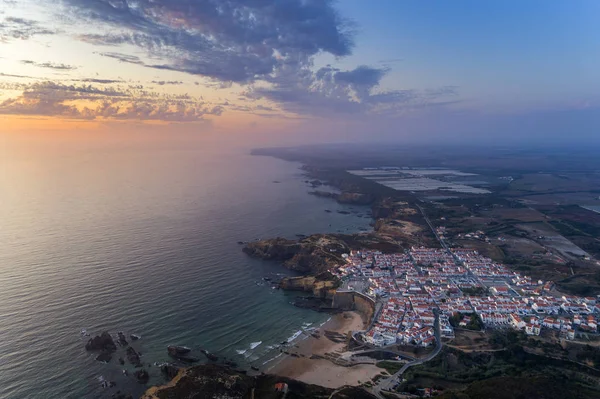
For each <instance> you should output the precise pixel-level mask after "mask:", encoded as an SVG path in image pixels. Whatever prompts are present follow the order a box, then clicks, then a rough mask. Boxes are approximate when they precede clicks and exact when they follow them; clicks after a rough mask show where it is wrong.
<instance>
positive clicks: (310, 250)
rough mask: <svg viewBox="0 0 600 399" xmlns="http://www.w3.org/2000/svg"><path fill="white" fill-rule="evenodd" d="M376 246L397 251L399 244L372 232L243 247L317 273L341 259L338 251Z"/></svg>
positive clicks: (399, 249)
mask: <svg viewBox="0 0 600 399" xmlns="http://www.w3.org/2000/svg"><path fill="white" fill-rule="evenodd" d="M362 248H367V249H377V250H381V251H383V252H398V251H402V250H403V246H402V245H401V244H400V243H398V242H396V241H394V240H392V239H390V238H388V237H384V236H379V235H377V234H373V233H360V234H314V235H311V236H308V237H306V238H302V239H300V240H298V241H296V240H287V239H285V238H272V239H268V240H260V241H253V242H250V243H248V244H246V246H245V247H244V249H243V251H244V252H245V253H246V254H248V255H250V256H253V257H256V258H261V259H266V260H276V261H280V262H283V265H284V266H285V267H287V268H288V269H291V270H296V271H298V272H300V273H303V274H307V275H313V276H317V275H319V274H322V273H325V272H327V271H329V270H331V269H332V268H335V267H337V266H339V265H342V264H344V263H345V260H344V258H342V254H345V253H349V252H350V250H352V249H362Z"/></svg>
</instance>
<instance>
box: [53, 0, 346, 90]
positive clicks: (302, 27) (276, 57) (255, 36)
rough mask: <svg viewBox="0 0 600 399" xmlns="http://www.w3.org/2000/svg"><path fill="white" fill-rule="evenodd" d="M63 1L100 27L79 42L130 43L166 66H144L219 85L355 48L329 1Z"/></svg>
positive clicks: (344, 24)
mask: <svg viewBox="0 0 600 399" xmlns="http://www.w3.org/2000/svg"><path fill="white" fill-rule="evenodd" d="M62 3H63V4H64V5H65V6H66V10H67V12H68V13H69V14H70V15H73V16H76V17H78V18H80V19H82V20H84V21H88V22H95V23H98V24H99V25H100V28H101V29H103V30H104V31H103V32H102V33H94V34H86V35H80V36H79V38H80V40H84V41H86V42H88V43H93V44H96V45H106V46H118V45H122V44H128V45H134V46H137V47H139V48H141V49H143V50H144V51H146V52H147V54H148V55H149V56H151V57H155V58H160V59H163V60H166V61H165V62H164V63H152V64H149V65H146V66H148V67H152V68H157V69H167V70H175V71H182V72H187V73H191V74H197V75H202V76H206V77H209V78H212V79H216V80H220V81H232V82H238V83H247V82H253V81H255V80H257V79H261V78H263V77H265V76H268V75H269V74H271V73H273V72H274V71H275V70H276V69H277V67H278V66H279V65H281V64H282V63H283V62H290V60H297V62H302V60H306V59H307V58H309V57H312V56H314V55H316V54H319V53H321V52H327V53H330V54H333V55H334V56H338V57H341V56H346V55H349V54H350V53H351V49H352V47H353V44H354V43H353V31H352V29H353V24H352V23H351V22H349V21H347V20H345V19H343V18H342V17H340V16H339V14H338V13H337V11H336V10H335V8H334V7H333V1H331V0H287V1H280V0H206V1H196V2H194V1H189V0H137V1H130V0H63V1H62ZM107 28H108V29H110V32H109V31H107ZM115 30H116V31H117V32H116V33H115ZM115 58H116V57H115Z"/></svg>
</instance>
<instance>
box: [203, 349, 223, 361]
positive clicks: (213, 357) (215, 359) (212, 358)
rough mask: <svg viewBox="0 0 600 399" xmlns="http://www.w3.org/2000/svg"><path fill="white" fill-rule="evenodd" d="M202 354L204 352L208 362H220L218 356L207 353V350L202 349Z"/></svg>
mask: <svg viewBox="0 0 600 399" xmlns="http://www.w3.org/2000/svg"><path fill="white" fill-rule="evenodd" d="M200 352H202V353H203V354H204V356H206V358H207V359H208V360H211V361H213V362H216V361H217V360H219V358H218V356H216V355H213V354H212V353H210V352H209V351H207V350H206V349H201V350H200Z"/></svg>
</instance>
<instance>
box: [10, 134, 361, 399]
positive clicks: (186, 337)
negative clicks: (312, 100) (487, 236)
mask: <svg viewBox="0 0 600 399" xmlns="http://www.w3.org/2000/svg"><path fill="white" fill-rule="evenodd" d="M298 168H299V165H298V164H293V163H287V162H284V161H280V160H276V159H272V158H265V157H253V156H250V155H247V153H246V152H244V151H238V150H232V149H228V148H227V147H225V146H221V147H215V146H211V147H210V148H203V146H202V145H199V144H198V145H185V146H180V148H177V146H171V147H170V148H169V149H160V150H159V149H153V148H139V149H138V148H118V147H109V148H103V149H102V148H100V149H99V148H89V149H78V150H74V149H71V150H68V149H65V150H55V151H52V152H50V153H44V152H43V151H39V152H35V153H33V152H32V153H19V154H17V153H16V152H14V151H12V150H5V152H4V153H2V154H0V398H2V399H6V398H11V399H12V398H15V399H17V398H18V399H23V398H60V399H63V398H103V397H110V396H111V395H112V393H114V392H115V391H116V389H121V390H124V391H128V392H131V393H133V394H135V395H139V394H140V393H142V392H143V390H144V389H145V388H146V386H144V385H139V384H136V383H133V382H132V380H129V379H127V378H126V377H124V376H122V374H121V369H122V367H120V366H118V365H117V363H116V359H113V361H112V363H111V364H103V363H99V362H97V361H95V360H94V355H93V354H90V353H87V352H86V351H85V350H84V344H85V341H86V340H87V339H88V338H87V337H81V336H80V331H81V329H82V328H86V329H87V330H88V331H89V332H90V333H92V334H95V333H99V332H101V331H102V330H109V331H112V332H116V331H119V330H123V331H126V332H129V333H131V332H133V333H137V334H140V335H141V336H142V339H141V340H140V341H138V342H137V343H136V345H135V346H136V348H137V349H138V350H139V351H141V352H142V354H143V357H142V359H143V361H144V363H146V364H147V363H153V362H162V361H167V360H168V357H167V355H166V350H165V348H166V346H167V345H168V344H173V343H174V344H180V345H187V346H190V347H193V348H198V347H202V348H206V349H208V350H209V351H212V352H214V353H216V354H218V355H225V356H229V357H233V358H235V360H237V361H238V362H240V363H241V364H257V365H260V364H261V363H262V362H263V361H265V360H267V359H269V358H270V357H272V356H273V355H274V354H276V353H277V352H276V350H273V345H276V344H278V343H280V342H281V341H283V340H285V339H288V338H290V337H291V336H292V335H294V334H295V333H296V332H297V331H298V330H299V329H301V328H302V327H306V326H309V325H317V324H320V323H322V322H324V321H325V320H326V318H327V316H326V315H322V314H318V313H315V312H311V311H308V310H302V309H298V308H295V307H293V306H291V305H290V304H289V302H290V300H291V299H292V297H291V295H292V294H289V293H284V292H281V291H278V290H273V289H271V288H270V287H269V286H268V285H264V284H262V277H264V276H270V275H273V274H274V273H289V272H286V271H285V270H284V269H283V268H282V267H281V266H279V265H278V264H276V263H268V262H263V261H259V260H253V259H250V258H248V257H246V256H245V255H244V254H243V253H242V251H241V246H240V245H238V244H237V241H240V240H241V241H247V240H254V239H257V238H267V237H274V236H285V237H289V238H294V237H295V234H297V233H302V234H310V233H316V232H335V231H338V230H343V231H355V230H357V229H359V228H364V227H368V223H369V222H370V220H369V219H367V218H364V217H359V216H357V215H342V214H338V213H336V212H335V211H336V210H341V209H344V210H348V209H349V207H347V206H342V205H338V204H336V203H334V202H333V201H330V200H328V199H323V198H317V197H314V196H310V195H308V194H307V193H308V191H310V188H309V187H307V186H306V184H305V183H304V182H303V181H304V178H303V176H302V175H301V171H300V170H299V169H298ZM274 181H279V182H280V183H275V182H274ZM350 208H351V207H350ZM325 209H330V210H332V211H333V212H332V213H326V212H324V210H325ZM351 209H352V208H351ZM353 209H355V210H360V211H361V214H363V215H364V213H365V212H366V211H367V210H366V209H364V208H362V209H360V208H358V207H355V208H353ZM129 369H130V370H132V369H131V368H130V367H129ZM147 369H148V371H149V372H150V373H151V376H152V380H151V382H150V384H155V383H161V382H162V381H163V379H162V377H161V376H160V372H159V370H158V368H157V367H150V368H147ZM101 376H102V377H104V378H106V379H108V380H115V381H117V383H118V386H117V387H116V388H113V389H103V388H102V387H101V384H100V382H99V378H100V377H101Z"/></svg>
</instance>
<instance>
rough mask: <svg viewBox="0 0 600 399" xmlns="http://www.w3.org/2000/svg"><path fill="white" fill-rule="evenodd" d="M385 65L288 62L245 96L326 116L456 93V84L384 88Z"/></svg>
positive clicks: (384, 110)
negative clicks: (314, 68) (349, 66)
mask: <svg viewBox="0 0 600 399" xmlns="http://www.w3.org/2000/svg"><path fill="white" fill-rule="evenodd" d="M388 71H389V70H388V69H387V68H373V67H369V66H364V65H363V66H358V67H357V68H354V69H352V70H348V71H342V70H340V69H338V68H334V67H332V66H326V67H323V68H320V69H318V70H317V71H316V72H313V71H312V69H311V68H310V65H302V66H300V67H297V66H296V65H289V66H285V67H284V68H281V69H280V70H278V71H277V73H276V74H274V75H273V76H272V77H271V78H270V79H269V83H270V84H269V85H268V86H266V87H265V86H254V87H251V88H249V89H248V90H247V91H246V92H245V95H246V96H247V97H248V98H250V99H254V100H256V99H267V100H269V101H272V102H275V103H278V104H280V105H281V107H282V108H283V109H284V110H286V111H288V112H293V113H296V114H305V115H316V116H326V117H329V116H331V115H332V114H335V113H337V114H346V115H354V114H365V113H368V114H392V113H396V112H401V111H405V110H408V109H414V108H424V107H427V106H434V105H436V104H439V105H437V106H440V105H441V104H450V103H449V102H445V101H443V100H444V98H446V97H451V96H455V95H456V87H452V86H447V87H443V88H440V89H435V90H428V91H419V90H410V89H409V90H387V91H384V90H382V89H381V88H380V82H381V79H382V78H383V77H384V76H385V75H386V74H387V73H388Z"/></svg>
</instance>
